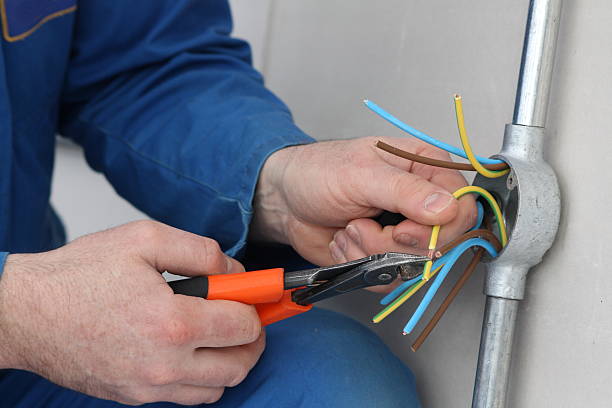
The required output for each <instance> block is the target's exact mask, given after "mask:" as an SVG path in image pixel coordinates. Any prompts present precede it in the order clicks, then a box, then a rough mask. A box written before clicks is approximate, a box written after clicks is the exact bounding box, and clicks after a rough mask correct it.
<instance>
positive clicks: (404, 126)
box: [363, 99, 503, 164]
mask: <svg viewBox="0 0 612 408" xmlns="http://www.w3.org/2000/svg"><path fill="white" fill-rule="evenodd" d="M363 103H364V104H365V106H366V107H367V108H368V109H370V110H371V111H372V112H374V113H376V114H377V115H378V116H380V117H381V118H383V119H385V120H386V121H387V122H389V123H391V124H392V125H394V126H396V127H398V128H400V129H401V130H403V131H404V132H406V133H408V134H410V135H412V136H414V137H416V138H417V139H421V140H422V141H424V142H426V143H429V144H430V145H433V146H436V147H438V148H440V149H442V150H446V151H447V152H449V153H452V154H455V155H457V156H461V157H463V158H464V159H467V158H468V157H467V155H466V154H465V152H464V151H462V150H461V149H459V148H458V147H455V146H452V145H449V144H447V143H444V142H442V141H440V140H437V139H434V138H433V137H431V136H428V135H426V134H425V133H423V132H421V131H419V130H417V129H414V128H413V127H411V126H408V125H407V124H405V123H404V122H402V121H401V120H399V119H398V118H396V117H395V116H393V115H391V114H390V113H389V112H387V111H385V110H384V109H383V108H381V107H380V106H378V105H376V104H375V103H374V102H372V101H369V100H367V99H365V100H364V101H363ZM476 158H477V159H478V161H479V162H480V163H481V164H500V163H503V161H501V160H497V159H487V158H486V157H480V156H476Z"/></svg>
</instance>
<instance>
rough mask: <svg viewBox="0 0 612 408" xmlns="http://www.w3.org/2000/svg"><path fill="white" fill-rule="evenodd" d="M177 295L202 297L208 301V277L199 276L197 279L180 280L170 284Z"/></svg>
mask: <svg viewBox="0 0 612 408" xmlns="http://www.w3.org/2000/svg"><path fill="white" fill-rule="evenodd" d="M168 285H170V287H171V288H172V290H173V291H174V293H176V294H177V295H186V296H193V297H201V298H204V299H206V297H207V296H208V277H207V276H198V277H197V278H189V279H180V280H175V281H172V282H168Z"/></svg>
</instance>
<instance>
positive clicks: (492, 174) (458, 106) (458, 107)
mask: <svg viewBox="0 0 612 408" xmlns="http://www.w3.org/2000/svg"><path fill="white" fill-rule="evenodd" d="M455 114H456V116H457V127H458V128H459V138H460V139H461V144H462V145H463V150H464V151H465V154H466V156H467V158H468V160H469V161H470V163H471V164H472V166H474V168H475V169H476V171H477V172H478V173H480V174H482V175H483V176H485V177H489V178H497V177H501V176H504V175H506V174H508V172H510V169H506V170H500V171H492V170H489V169H487V168H485V167H484V166H483V165H482V164H481V163H480V162H479V161H478V159H477V158H476V156H475V155H474V152H473V151H472V147H471V146H470V141H469V139H468V137H467V132H466V130H465V122H464V119H463V105H462V103H461V96H460V95H457V94H455Z"/></svg>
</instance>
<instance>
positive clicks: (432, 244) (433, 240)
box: [423, 225, 440, 282]
mask: <svg viewBox="0 0 612 408" xmlns="http://www.w3.org/2000/svg"><path fill="white" fill-rule="evenodd" d="M439 235H440V226H439V225H434V226H433V228H432V229H431V237H430V238H429V247H428V248H429V256H430V257H431V256H433V251H434V250H435V249H436V245H437V244H438V236H439ZM432 264H433V262H432V261H427V262H425V269H423V280H424V281H425V282H427V281H428V280H429V278H431V266H432Z"/></svg>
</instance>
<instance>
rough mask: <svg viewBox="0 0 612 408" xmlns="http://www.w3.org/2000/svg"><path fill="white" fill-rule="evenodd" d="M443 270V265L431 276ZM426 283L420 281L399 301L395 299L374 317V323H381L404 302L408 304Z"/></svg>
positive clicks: (401, 296) (399, 298)
mask: <svg viewBox="0 0 612 408" xmlns="http://www.w3.org/2000/svg"><path fill="white" fill-rule="evenodd" d="M442 268H443V265H441V266H440V267H438V268H437V269H434V270H433V271H432V272H431V276H435V275H436V274H437V273H438V272H439V271H440V270H441V269H442ZM426 283H427V281H426V280H424V279H420V280H419V281H418V282H417V283H415V284H414V285H412V286H411V287H410V288H409V289H408V290H407V291H406V292H404V293H402V294H401V295H400V296H399V297H398V298H397V299H395V300H394V301H393V302H391V303H390V304H389V305H388V306H387V307H385V308H384V309H383V310H381V311H380V312H378V314H376V316H374V317H373V318H372V322H374V323H380V322H381V321H382V320H383V319H384V318H386V317H387V316H389V315H390V314H391V313H393V312H394V311H395V310H396V309H397V308H398V307H400V306H401V305H402V304H404V302H406V301H407V300H408V299H410V298H411V297H412V295H414V294H415V293H417V292H418V291H419V289H421V288H422V287H423V285H425V284H426Z"/></svg>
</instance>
